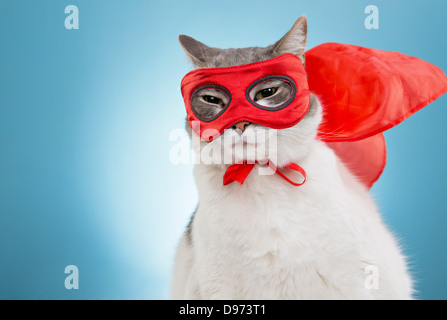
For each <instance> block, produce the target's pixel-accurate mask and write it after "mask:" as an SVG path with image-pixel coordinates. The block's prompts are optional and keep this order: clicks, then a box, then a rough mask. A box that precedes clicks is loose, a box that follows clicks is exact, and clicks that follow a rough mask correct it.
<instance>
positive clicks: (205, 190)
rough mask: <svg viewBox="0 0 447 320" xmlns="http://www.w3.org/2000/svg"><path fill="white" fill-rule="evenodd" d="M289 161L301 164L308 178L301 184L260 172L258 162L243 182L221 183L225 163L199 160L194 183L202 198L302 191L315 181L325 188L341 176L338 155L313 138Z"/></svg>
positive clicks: (311, 185)
mask: <svg viewBox="0 0 447 320" xmlns="http://www.w3.org/2000/svg"><path fill="white" fill-rule="evenodd" d="M291 162H295V163H297V164H298V165H299V166H301V167H302V168H303V169H304V170H305V171H306V174H307V182H306V183H305V184H304V185H302V186H294V185H292V184H290V183H289V182H288V181H286V180H285V179H283V178H282V177H280V176H279V175H278V174H274V173H273V172H272V173H271V174H266V171H265V170H264V171H262V173H260V168H259V167H258V165H256V166H255V168H254V169H253V171H252V172H251V173H250V174H249V175H248V176H247V178H246V180H245V182H244V184H243V185H241V184H239V183H238V182H233V183H231V184H229V185H227V186H224V185H223V176H224V174H225V171H226V169H227V168H228V166H216V165H205V164H198V165H196V167H195V170H194V174H195V177H196V182H197V187H198V189H199V194H200V199H201V201H204V200H205V201H206V200H207V199H211V200H212V199H213V198H216V197H219V198H221V197H222V196H225V197H230V198H231V197H233V196H234V197H241V196H251V195H259V194H265V195H268V194H270V193H272V192H273V193H276V194H279V193H284V194H287V193H288V191H293V192H292V193H293V194H295V195H296V191H302V192H304V193H309V192H311V191H310V190H311V189H312V192H314V191H315V190H314V189H318V185H325V189H326V188H327V187H328V186H330V185H332V184H334V183H336V181H339V180H340V177H339V175H338V172H339V170H338V169H337V158H336V156H335V155H334V153H333V152H332V150H331V149H329V148H328V147H327V146H326V144H325V143H323V142H319V141H315V142H314V143H313V145H312V147H311V148H310V149H309V152H308V154H307V155H306V156H305V157H300V158H297V159H293V158H292V159H291ZM264 169H265V168H264Z"/></svg>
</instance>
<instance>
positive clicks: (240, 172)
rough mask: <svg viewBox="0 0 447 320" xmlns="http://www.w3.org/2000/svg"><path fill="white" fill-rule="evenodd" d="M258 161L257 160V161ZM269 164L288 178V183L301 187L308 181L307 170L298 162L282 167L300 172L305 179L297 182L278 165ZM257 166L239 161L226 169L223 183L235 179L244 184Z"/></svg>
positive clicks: (279, 173) (225, 183)
mask: <svg viewBox="0 0 447 320" xmlns="http://www.w3.org/2000/svg"><path fill="white" fill-rule="evenodd" d="M256 163H257V162H256ZM267 165H268V166H269V167H270V168H271V169H272V170H273V171H274V172H275V173H276V174H277V175H279V176H280V177H281V178H283V179H284V180H286V181H287V182H288V183H290V184H291V185H293V186H295V187H299V186H301V185H303V184H304V183H305V182H306V172H305V171H304V169H303V168H301V167H300V166H299V165H297V164H296V163H290V164H288V165H287V166H285V167H284V168H282V169H290V170H293V171H296V172H299V173H300V174H301V175H302V176H303V177H304V180H303V181H302V182H295V181H293V180H292V179H291V178H289V177H288V176H287V175H286V174H285V173H284V172H282V171H280V170H279V169H278V168H277V167H275V166H274V165H273V164H272V163H270V162H268V163H267ZM254 167H255V164H254V163H237V164H233V165H231V166H229V167H228V169H227V170H226V171H225V174H224V177H223V185H224V186H226V185H229V184H230V183H233V182H235V181H237V182H239V183H240V184H241V185H242V184H244V182H245V179H247V177H248V175H249V174H250V172H251V171H252V170H253V168H254Z"/></svg>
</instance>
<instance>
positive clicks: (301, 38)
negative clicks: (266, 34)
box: [274, 16, 307, 63]
mask: <svg viewBox="0 0 447 320" xmlns="http://www.w3.org/2000/svg"><path fill="white" fill-rule="evenodd" d="M306 41H307V18H306V16H301V17H300V18H299V19H298V20H297V21H296V22H295V24H294V25H293V27H292V29H290V31H289V32H287V34H286V35H285V36H284V37H282V38H281V40H279V41H278V42H277V43H276V44H274V53H275V54H276V55H281V54H284V53H293V54H295V55H296V56H298V58H300V60H301V62H303V63H304V48H305V47H306Z"/></svg>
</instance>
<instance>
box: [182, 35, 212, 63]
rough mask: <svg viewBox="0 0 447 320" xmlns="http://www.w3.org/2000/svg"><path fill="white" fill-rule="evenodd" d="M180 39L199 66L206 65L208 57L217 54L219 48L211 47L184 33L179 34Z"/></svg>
mask: <svg viewBox="0 0 447 320" xmlns="http://www.w3.org/2000/svg"><path fill="white" fill-rule="evenodd" d="M178 41H179V42H180V45H181V46H182V48H183V50H185V52H186V54H187V55H188V57H189V58H190V59H191V61H192V63H193V64H194V65H195V66H196V67H199V68H204V67H206V66H207V64H208V57H212V56H213V55H214V54H216V52H215V51H217V50H218V49H216V48H210V47H208V46H207V45H205V44H203V43H202V42H200V41H197V40H196V39H194V38H191V37H189V36H185V35H183V34H181V35H179V37H178Z"/></svg>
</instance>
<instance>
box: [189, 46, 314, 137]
mask: <svg viewBox="0 0 447 320" xmlns="http://www.w3.org/2000/svg"><path fill="white" fill-rule="evenodd" d="M268 83H274V84H275V86H276V87H275V88H265V89H264V95H268V93H269V92H268V90H282V93H281V96H282V98H281V99H280V101H277V102H276V103H275V102H274V101H270V102H268V101H267V99H257V97H259V94H261V97H262V91H263V90H262V88H263V87H265V86H269V85H267V84H268ZM181 89H182V95H183V99H184V100H185V105H186V113H187V117H188V121H189V123H190V125H191V128H192V129H193V131H194V132H195V133H196V134H197V135H198V136H199V137H201V139H202V140H204V141H207V142H209V141H211V140H213V139H214V138H216V137H217V136H218V135H219V134H222V133H223V131H224V130H225V129H228V128H230V127H232V126H233V125H235V124H236V123H238V122H241V121H248V122H253V123H256V124H259V125H263V126H266V127H269V128H273V129H284V128H289V127H292V126H294V125H296V124H297V123H298V122H299V121H301V119H302V118H303V117H304V116H305V114H306V113H307V111H308V109H309V103H310V93H309V87H308V84H307V74H306V71H305V70H304V67H303V65H302V63H301V61H300V59H299V58H298V57H297V56H295V55H293V54H290V53H286V54H283V55H281V56H279V57H276V58H274V59H270V60H267V61H262V62H256V63H251V64H246V65H241V66H236V67H227V68H213V69H197V70H194V71H192V72H190V73H188V74H187V75H186V76H185V77H184V78H183V80H182V83H181ZM210 92H213V93H214V95H213V96H210V95H208V93H210ZM216 93H217V95H218V96H219V97H220V98H216V97H215V96H216ZM206 102H208V105H207V104H206ZM210 103H211V105H210ZM197 124H200V126H198V125H197ZM210 129H212V130H210Z"/></svg>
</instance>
